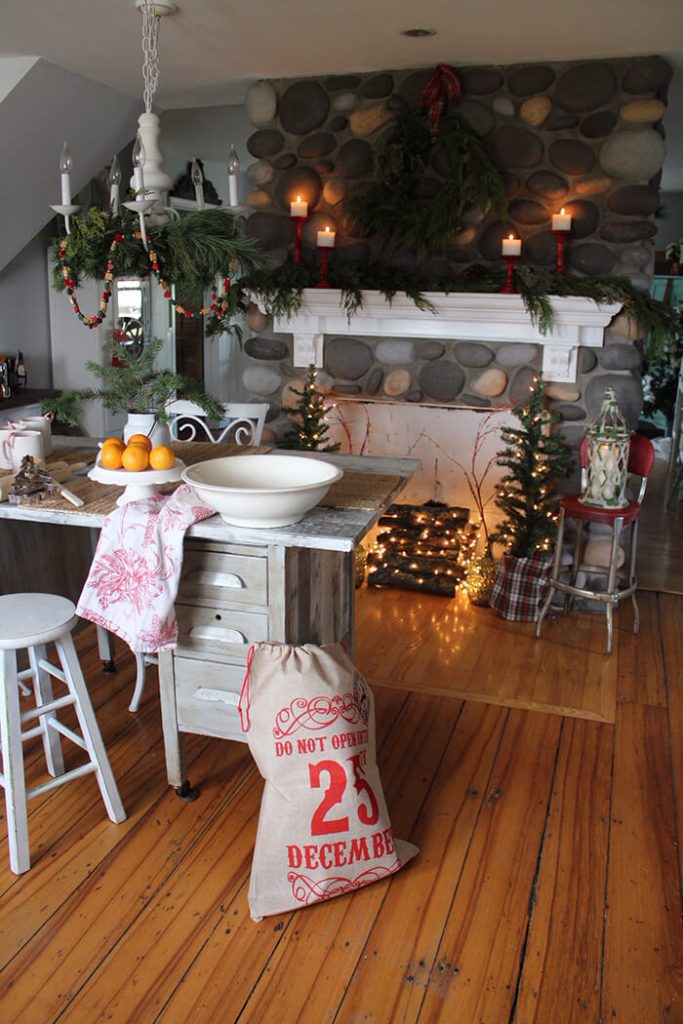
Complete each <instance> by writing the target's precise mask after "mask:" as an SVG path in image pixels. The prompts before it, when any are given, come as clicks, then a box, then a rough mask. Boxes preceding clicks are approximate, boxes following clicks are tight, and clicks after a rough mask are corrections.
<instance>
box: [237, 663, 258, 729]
mask: <svg viewBox="0 0 683 1024" xmlns="http://www.w3.org/2000/svg"><path fill="white" fill-rule="evenodd" d="M253 657H254V645H253V644H252V645H251V647H250V648H249V653H248V654H247V671H246V672H245V673H244V680H243V682H242V689H241V691H240V702H239V704H238V705H237V710H238V711H239V713H240V725H241V727H242V732H249V730H250V729H251V719H250V717H249V708H250V707H251V692H250V689H249V672H250V671H251V659H252V658H253Z"/></svg>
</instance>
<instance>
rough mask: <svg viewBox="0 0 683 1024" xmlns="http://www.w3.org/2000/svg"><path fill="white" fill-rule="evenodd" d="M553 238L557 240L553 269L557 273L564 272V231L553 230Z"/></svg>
mask: <svg viewBox="0 0 683 1024" xmlns="http://www.w3.org/2000/svg"><path fill="white" fill-rule="evenodd" d="M553 234H554V235H555V240H556V242H557V250H556V252H555V271H556V272H557V273H558V274H564V245H565V238H566V234H567V233H566V231H553Z"/></svg>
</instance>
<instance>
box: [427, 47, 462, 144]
mask: <svg viewBox="0 0 683 1024" xmlns="http://www.w3.org/2000/svg"><path fill="white" fill-rule="evenodd" d="M460 91H461V88H460V79H459V78H458V76H457V75H456V73H455V71H454V70H453V68H452V67H450V66H449V65H448V64H437V65H436V67H435V68H434V71H433V73H432V77H431V78H430V79H429V81H428V82H427V84H426V85H425V87H424V89H423V90H422V92H421V94H420V99H419V101H418V106H420V107H425V108H426V110H427V119H428V121H429V131H430V132H431V134H432V135H433V136H434V137H435V138H436V136H437V135H438V134H439V125H440V124H441V118H442V117H443V112H444V109H445V107H446V103H447V101H448V100H452V101H453V103H457V102H458V100H459V99H460Z"/></svg>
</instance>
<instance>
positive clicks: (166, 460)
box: [149, 444, 175, 469]
mask: <svg viewBox="0 0 683 1024" xmlns="http://www.w3.org/2000/svg"><path fill="white" fill-rule="evenodd" d="M149 464H150V466H151V467H152V469H172V468H173V466H175V455H174V454H173V451H172V449H171V448H169V447H168V445H167V444H158V445H156V447H155V448H152V450H151V452H150V453H149Z"/></svg>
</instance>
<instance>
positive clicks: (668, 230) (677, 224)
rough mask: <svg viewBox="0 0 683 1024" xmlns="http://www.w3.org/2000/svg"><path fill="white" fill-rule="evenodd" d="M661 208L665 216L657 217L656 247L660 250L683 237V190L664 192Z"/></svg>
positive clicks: (661, 196) (661, 197)
mask: <svg viewBox="0 0 683 1024" xmlns="http://www.w3.org/2000/svg"><path fill="white" fill-rule="evenodd" d="M660 208H661V210H662V213H663V214H664V216H663V217H658V218H657V236H656V238H655V248H656V249H657V250H658V251H661V250H662V249H666V247H667V245H669V244H670V243H671V242H678V240H679V239H681V238H683V192H662V193H661V195H660Z"/></svg>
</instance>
